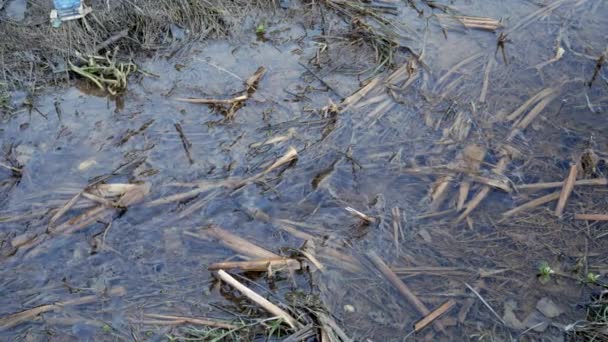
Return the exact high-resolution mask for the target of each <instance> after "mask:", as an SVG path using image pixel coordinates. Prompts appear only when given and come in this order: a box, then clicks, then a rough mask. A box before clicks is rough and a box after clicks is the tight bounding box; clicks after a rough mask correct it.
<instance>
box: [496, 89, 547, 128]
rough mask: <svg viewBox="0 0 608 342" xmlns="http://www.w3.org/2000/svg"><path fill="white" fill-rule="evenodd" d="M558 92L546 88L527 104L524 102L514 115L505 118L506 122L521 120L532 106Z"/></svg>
mask: <svg viewBox="0 0 608 342" xmlns="http://www.w3.org/2000/svg"><path fill="white" fill-rule="evenodd" d="M556 91H557V89H555V88H545V89H543V90H541V91H540V92H538V93H536V94H535V95H534V96H532V97H531V98H529V99H528V100H527V101H526V102H524V103H523V104H522V105H521V106H519V107H518V108H517V109H516V110H515V111H514V112H513V113H511V114H509V115H507V116H506V117H505V120H506V121H514V120H516V119H517V118H519V117H520V116H521V115H522V114H523V113H524V112H525V111H526V110H528V108H529V107H530V106H532V105H533V104H535V103H536V102H538V101H540V100H542V99H544V98H546V97H547V96H549V95H551V94H554V93H555V92H556Z"/></svg>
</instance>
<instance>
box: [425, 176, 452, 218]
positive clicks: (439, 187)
mask: <svg viewBox="0 0 608 342" xmlns="http://www.w3.org/2000/svg"><path fill="white" fill-rule="evenodd" d="M453 179H454V178H453V177H452V176H443V177H441V178H439V179H438V180H437V181H436V182H435V183H434V184H433V185H432V187H431V204H430V209H431V211H437V210H439V209H440V208H441V206H442V205H443V203H444V202H445V199H446V198H447V195H448V188H449V186H450V183H451V182H452V180H453Z"/></svg>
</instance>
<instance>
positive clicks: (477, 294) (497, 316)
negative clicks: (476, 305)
mask: <svg viewBox="0 0 608 342" xmlns="http://www.w3.org/2000/svg"><path fill="white" fill-rule="evenodd" d="M464 285H465V286H466V287H467V288H468V289H469V290H471V292H473V294H474V295H475V296H477V298H479V300H481V302H482V303H483V305H485V306H486V307H487V308H488V309H489V310H490V312H492V314H494V316H495V317H496V318H497V319H498V321H499V322H500V323H502V325H505V321H503V320H502V318H501V317H500V316H499V315H498V314H497V313H496V311H494V309H492V307H491V306H490V304H488V302H486V300H485V299H483V297H482V296H481V295H480V294H479V292H477V291H476V290H475V289H474V288H473V287H471V285H469V284H467V283H464Z"/></svg>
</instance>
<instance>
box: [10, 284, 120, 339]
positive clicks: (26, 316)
mask: <svg viewBox="0 0 608 342" xmlns="http://www.w3.org/2000/svg"><path fill="white" fill-rule="evenodd" d="M125 293H126V290H125V288H124V287H121V286H119V287H115V288H113V289H111V290H110V291H108V292H107V294H108V295H112V296H124V295H125ZM99 298H100V296H98V295H91V296H84V297H80V298H76V299H70V300H66V301H63V302H57V303H53V304H45V305H41V306H38V307H35V308H32V309H28V310H25V311H21V312H18V313H14V314H11V315H8V316H5V317H2V318H0V330H5V329H10V328H12V327H14V326H17V325H19V324H21V323H24V322H26V321H29V320H32V319H34V318H35V317H36V316H38V315H40V314H43V313H45V312H50V311H56V310H61V309H63V308H64V307H66V306H72V305H83V304H89V303H93V302H95V301H97V300H98V299H99Z"/></svg>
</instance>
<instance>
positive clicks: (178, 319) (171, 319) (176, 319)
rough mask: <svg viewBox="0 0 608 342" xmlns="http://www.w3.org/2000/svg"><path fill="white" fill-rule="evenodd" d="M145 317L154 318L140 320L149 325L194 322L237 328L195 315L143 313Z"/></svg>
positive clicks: (195, 323) (236, 327)
mask: <svg viewBox="0 0 608 342" xmlns="http://www.w3.org/2000/svg"><path fill="white" fill-rule="evenodd" d="M144 317H146V318H152V319H155V320H154V321H147V320H145V321H142V323H143V324H150V325H181V324H194V325H204V326H207V327H214V328H221V329H238V326H236V325H234V324H230V323H227V322H222V321H218V320H210V319H208V318H196V317H183V316H171V315H159V314H144Z"/></svg>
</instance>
